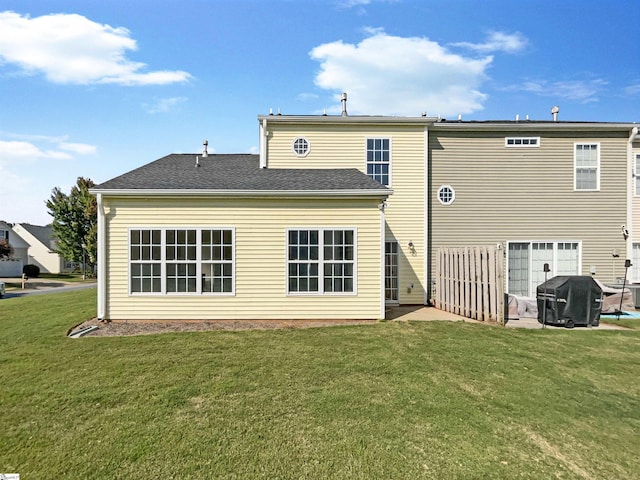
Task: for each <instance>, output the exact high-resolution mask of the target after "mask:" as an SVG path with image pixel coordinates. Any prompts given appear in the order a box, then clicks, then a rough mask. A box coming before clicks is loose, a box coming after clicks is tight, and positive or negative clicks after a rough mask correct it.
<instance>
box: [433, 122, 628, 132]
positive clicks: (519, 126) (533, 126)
mask: <svg viewBox="0 0 640 480" xmlns="http://www.w3.org/2000/svg"><path fill="white" fill-rule="evenodd" d="M631 127H633V124H632V123H596V122H582V123H581V122H535V121H520V122H511V123H499V122H496V123H474V122H469V123H465V122H461V123H455V122H446V123H445V122H442V123H439V122H436V123H434V124H433V125H431V126H430V128H431V129H433V130H459V131H467V130H469V131H511V130H513V131H520V130H552V131H558V130H571V131H593V130H598V131H605V132H614V131H621V130H624V131H628V130H629V128H631Z"/></svg>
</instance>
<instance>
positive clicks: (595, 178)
mask: <svg viewBox="0 0 640 480" xmlns="http://www.w3.org/2000/svg"><path fill="white" fill-rule="evenodd" d="M574 158H575V163H574V165H575V180H574V189H575V190H599V189H600V149H599V144H597V143H576V144H575V157H574Z"/></svg>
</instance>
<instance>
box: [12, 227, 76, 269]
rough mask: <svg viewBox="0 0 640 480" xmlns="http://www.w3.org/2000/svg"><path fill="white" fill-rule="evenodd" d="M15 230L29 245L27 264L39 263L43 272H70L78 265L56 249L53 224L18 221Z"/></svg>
mask: <svg viewBox="0 0 640 480" xmlns="http://www.w3.org/2000/svg"><path fill="white" fill-rule="evenodd" d="M13 231H14V233H15V234H16V235H18V236H19V237H21V238H22V239H23V240H24V241H25V243H27V244H28V245H29V248H28V251H27V259H26V260H27V261H26V263H25V265H26V264H32V265H37V266H38V267H39V268H40V271H41V272H43V273H62V272H70V271H72V270H73V269H74V267H75V266H76V265H75V264H74V263H72V262H69V261H67V260H65V259H64V258H62V257H61V256H60V255H59V254H58V253H57V252H56V251H55V248H56V242H55V239H54V235H53V229H52V228H51V225H46V226H44V227H43V226H39V225H31V224H29V223H16V224H15V225H14V226H13Z"/></svg>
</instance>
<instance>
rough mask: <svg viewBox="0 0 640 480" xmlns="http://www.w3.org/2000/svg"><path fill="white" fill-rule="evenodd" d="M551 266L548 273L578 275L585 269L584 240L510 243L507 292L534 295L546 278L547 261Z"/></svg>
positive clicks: (548, 276)
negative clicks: (545, 265) (583, 257)
mask: <svg viewBox="0 0 640 480" xmlns="http://www.w3.org/2000/svg"><path fill="white" fill-rule="evenodd" d="M545 263H546V264H548V265H549V272H548V273H547V275H546V278H547V279H550V278H552V277H554V276H556V275H579V274H580V272H581V270H582V243H581V242H580V241H521V242H507V272H508V273H507V289H508V293H511V294H513V295H520V296H523V297H535V296H536V288H537V286H538V285H540V284H541V283H543V282H544V281H545V271H544V264H545Z"/></svg>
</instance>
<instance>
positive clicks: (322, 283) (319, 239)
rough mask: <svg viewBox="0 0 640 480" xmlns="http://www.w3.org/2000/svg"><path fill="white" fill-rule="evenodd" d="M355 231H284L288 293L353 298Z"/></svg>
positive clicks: (312, 229) (354, 289)
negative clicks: (285, 236) (351, 295)
mask: <svg viewBox="0 0 640 480" xmlns="http://www.w3.org/2000/svg"><path fill="white" fill-rule="evenodd" d="M356 258H357V257H356V230H355V229H352V228H348V229H342V228H300V229H289V230H287V293H288V294H292V295H326V294H331V295H333V294H336V295H338V294H355V293H356V291H357V288H356Z"/></svg>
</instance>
